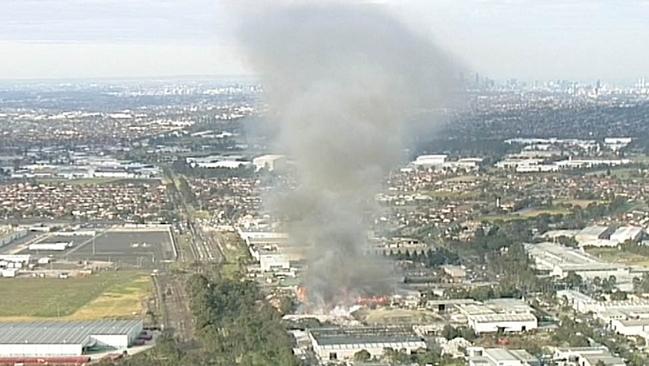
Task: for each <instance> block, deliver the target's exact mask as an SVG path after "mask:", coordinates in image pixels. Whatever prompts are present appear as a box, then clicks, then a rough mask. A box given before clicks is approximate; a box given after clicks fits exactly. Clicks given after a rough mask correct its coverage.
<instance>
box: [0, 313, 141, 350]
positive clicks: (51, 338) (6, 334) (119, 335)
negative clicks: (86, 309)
mask: <svg viewBox="0 0 649 366" xmlns="http://www.w3.org/2000/svg"><path fill="white" fill-rule="evenodd" d="M142 329H143V325H142V321H141V320H124V321H122V320H107V321H87V322H52V321H42V322H33V323H0V357H60V356H80V355H83V354H84V353H86V352H89V351H93V350H117V351H122V350H125V349H126V348H128V347H129V346H131V345H132V344H133V342H134V341H135V340H136V339H137V338H138V336H139V335H140V334H141V333H142Z"/></svg>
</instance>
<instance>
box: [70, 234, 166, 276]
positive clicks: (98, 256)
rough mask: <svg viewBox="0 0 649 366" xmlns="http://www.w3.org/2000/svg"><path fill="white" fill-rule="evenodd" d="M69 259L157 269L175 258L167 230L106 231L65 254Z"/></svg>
mask: <svg viewBox="0 0 649 366" xmlns="http://www.w3.org/2000/svg"><path fill="white" fill-rule="evenodd" d="M66 258H67V259H69V260H79V261H85V260H92V261H108V262H113V263H115V264H117V265H122V266H133V267H137V268H157V267H159V266H160V263H161V262H164V261H168V260H173V259H174V251H173V245H172V241H171V237H170V235H169V232H167V231H123V230H121V231H106V232H103V233H100V234H99V235H97V236H96V237H95V238H94V239H93V240H90V241H88V242H87V243H86V244H85V245H83V246H82V247H78V248H76V249H75V250H74V251H71V253H69V254H67V255H66Z"/></svg>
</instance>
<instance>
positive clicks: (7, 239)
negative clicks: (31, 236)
mask: <svg viewBox="0 0 649 366" xmlns="http://www.w3.org/2000/svg"><path fill="white" fill-rule="evenodd" d="M25 236H27V230H25V229H14V228H12V227H11V226H0V247H1V246H4V245H7V244H9V243H11V242H12V241H14V240H17V239H20V238H23V237H25Z"/></svg>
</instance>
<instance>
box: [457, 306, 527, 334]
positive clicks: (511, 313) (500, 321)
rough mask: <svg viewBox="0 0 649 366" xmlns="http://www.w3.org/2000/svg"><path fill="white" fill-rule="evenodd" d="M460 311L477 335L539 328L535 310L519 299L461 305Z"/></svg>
mask: <svg viewBox="0 0 649 366" xmlns="http://www.w3.org/2000/svg"><path fill="white" fill-rule="evenodd" d="M459 310H460V312H461V313H462V314H464V315H465V316H466V319H467V323H468V325H469V327H471V328H472V329H473V331H474V332H476V333H477V334H480V333H495V332H499V331H501V332H525V331H528V330H531V329H536V328H538V319H537V318H536V316H535V315H534V314H533V313H532V311H533V309H532V308H531V307H530V306H529V305H528V304H526V303H525V302H524V301H522V300H519V299H493V300H488V301H485V302H484V303H483V304H466V305H461V306H460V307H459Z"/></svg>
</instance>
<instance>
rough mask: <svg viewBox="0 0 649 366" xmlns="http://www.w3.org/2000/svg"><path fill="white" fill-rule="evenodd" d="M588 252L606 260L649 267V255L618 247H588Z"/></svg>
mask: <svg viewBox="0 0 649 366" xmlns="http://www.w3.org/2000/svg"><path fill="white" fill-rule="evenodd" d="M586 252H587V253H589V254H591V255H593V256H595V257H597V258H599V259H601V260H602V261H604V262H609V263H620V264H625V265H635V266H642V267H649V257H645V256H643V255H640V254H635V253H629V252H626V251H624V250H621V249H618V248H587V249H586Z"/></svg>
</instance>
